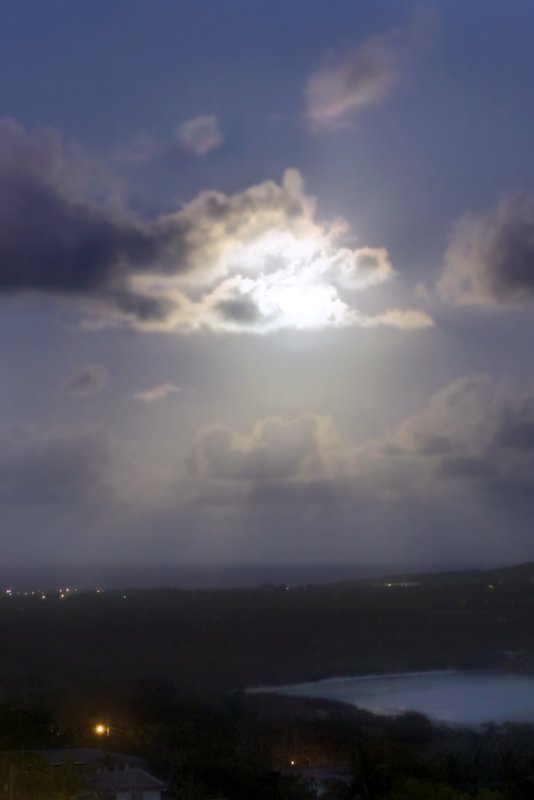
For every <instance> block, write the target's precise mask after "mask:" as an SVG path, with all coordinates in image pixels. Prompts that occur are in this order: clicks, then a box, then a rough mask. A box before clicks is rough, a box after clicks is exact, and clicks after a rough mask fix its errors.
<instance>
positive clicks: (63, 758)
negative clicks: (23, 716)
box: [31, 747, 145, 767]
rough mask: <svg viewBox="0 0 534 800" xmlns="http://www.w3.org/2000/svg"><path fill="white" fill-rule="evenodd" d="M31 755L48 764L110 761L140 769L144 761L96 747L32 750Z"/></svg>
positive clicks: (86, 763)
mask: <svg viewBox="0 0 534 800" xmlns="http://www.w3.org/2000/svg"><path fill="white" fill-rule="evenodd" d="M31 752H32V754H33V755H36V756H39V758H42V759H44V761H47V762H48V763H49V764H79V765H82V766H85V765H89V764H99V763H100V764H104V763H108V762H109V761H111V762H112V763H114V764H120V765H121V766H132V767H142V766H144V764H145V761H144V759H142V758H139V757H138V756H132V755H128V754H127V753H107V752H105V751H104V750H99V749H98V748H96V747H68V748H67V747H65V748H57V749H54V750H32V751H31Z"/></svg>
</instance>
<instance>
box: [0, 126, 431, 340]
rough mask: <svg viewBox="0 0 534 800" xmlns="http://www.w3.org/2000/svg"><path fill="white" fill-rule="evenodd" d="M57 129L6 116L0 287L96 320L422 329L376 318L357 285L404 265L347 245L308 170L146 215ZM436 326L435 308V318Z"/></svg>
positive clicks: (178, 326) (172, 326) (399, 315)
mask: <svg viewBox="0 0 534 800" xmlns="http://www.w3.org/2000/svg"><path fill="white" fill-rule="evenodd" d="M69 165H70V159H69V156H68V153H67V151H66V149H65V147H64V146H63V145H62V143H61V139H60V138H59V137H58V136H57V134H52V133H48V134H47V135H46V136H44V135H43V134H41V133H37V134H35V135H33V136H29V135H27V134H26V133H25V132H24V131H23V130H22V129H21V128H20V127H19V126H17V125H16V124H15V123H13V122H10V121H4V122H3V123H2V122H0V189H1V190H2V191H3V192H5V193H6V195H7V196H9V197H10V203H9V204H4V205H3V206H2V207H1V208H0V295H3V296H4V298H8V297H12V296H16V295H17V296H32V295H37V294H41V295H42V294H47V295H51V296H53V297H56V298H58V299H61V300H62V301H63V302H65V301H69V302H70V303H71V304H73V305H74V306H75V307H76V308H78V309H79V310H80V313H81V314H82V317H83V324H84V325H85V326H86V327H95V328H98V327H103V326H106V325H130V326H133V327H136V328H138V329H140V330H159V331H167V332H174V333H191V332H193V331H197V330H211V331H214V332H218V331H229V332H243V331H244V332H249V333H267V332H270V331H276V330H281V329H286V328H296V329H301V330H305V329H318V328H326V327H342V326H350V325H354V326H363V327H366V326H367V327H369V326H377V325H382V324H385V325H395V326H397V327H399V328H406V327H414V328H420V327H424V325H423V324H422V322H423V317H422V315H421V312H417V311H411V310H408V311H405V312H402V311H399V310H396V309H391V310H387V309H386V311H385V312H382V313H378V314H377V315H375V316H369V315H366V314H363V313H362V312H360V311H359V310H358V308H357V306H356V299H357V294H358V292H360V291H363V290H366V289H370V288H373V287H376V286H379V285H380V284H382V283H384V282H385V281H388V280H391V279H392V278H393V277H394V276H395V274H396V273H395V271H394V269H393V267H392V265H391V263H390V260H389V256H388V253H387V251H386V250H385V249H384V248H370V247H361V248H353V247H349V246H347V245H346V244H345V242H344V238H345V236H346V233H347V230H348V226H347V224H346V222H345V221H344V220H337V221H335V222H333V223H322V222H319V221H317V220H316V219H315V216H316V203H315V200H314V198H312V197H310V196H308V195H306V194H305V192H304V187H303V181H302V178H301V176H300V174H299V173H298V172H297V171H296V170H291V169H290V170H287V171H286V173H285V174H284V178H283V181H282V183H280V184H278V183H276V182H274V181H264V182H263V183H260V184H258V185H255V186H251V187H249V188H247V189H244V190H243V191H241V192H237V193H235V194H233V195H225V194H223V193H221V192H217V191H206V192H202V193H201V194H199V195H198V196H197V197H196V198H194V199H193V200H191V201H190V202H189V203H187V204H186V205H184V206H183V207H182V208H180V209H179V210H178V211H176V212H174V213H168V214H164V215H161V216H160V217H158V218H156V219H153V220H150V221H143V220H140V219H138V218H137V217H136V216H135V215H133V214H132V213H128V212H127V211H125V210H124V209H123V208H120V207H114V206H111V205H109V204H106V205H102V204H101V203H100V204H99V203H97V202H95V199H94V192H91V193H90V192H89V191H88V190H87V182H85V183H83V185H81V184H80V182H79V181H78V182H77V183H76V182H73V181H72V180H70V179H69V180H67V179H66V178H65V175H68V174H69V171H70V166H69ZM424 323H425V325H426V324H429V322H428V318H425V320H424Z"/></svg>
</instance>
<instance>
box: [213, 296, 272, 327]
mask: <svg viewBox="0 0 534 800" xmlns="http://www.w3.org/2000/svg"><path fill="white" fill-rule="evenodd" d="M214 310H215V312H216V313H218V314H221V316H222V317H223V318H224V319H225V320H230V321H233V322H238V323H242V324H247V323H248V324H252V323H254V322H257V321H258V320H260V319H261V311H260V309H259V308H258V306H257V305H256V303H255V302H254V301H253V300H251V299H250V298H249V297H230V298H229V299H228V300H220V301H219V302H218V303H216V304H215V306H214Z"/></svg>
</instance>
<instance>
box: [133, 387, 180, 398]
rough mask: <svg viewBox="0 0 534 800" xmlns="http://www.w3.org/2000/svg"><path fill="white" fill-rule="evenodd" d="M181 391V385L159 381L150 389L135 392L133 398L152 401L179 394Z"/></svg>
mask: <svg viewBox="0 0 534 800" xmlns="http://www.w3.org/2000/svg"><path fill="white" fill-rule="evenodd" d="M181 392H183V388H182V387H181V386H176V384H174V383H160V384H159V385H158V386H154V387H153V388H152V389H146V390H145V391H143V392H135V394H134V398H135V400H140V401H141V402H142V403H153V402H154V400H165V398H166V397H170V395H172V394H180V393H181Z"/></svg>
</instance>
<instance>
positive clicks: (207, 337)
mask: <svg viewBox="0 0 534 800" xmlns="http://www.w3.org/2000/svg"><path fill="white" fill-rule="evenodd" d="M533 30H534V3H532V0H507V2H503V0H470V2H468V3H467V2H465V0H442V2H439V1H436V2H433V3H427V2H420V3H414V2H412V1H410V2H407V1H406V2H405V0H361V1H359V0H358V2H357V1H356V0H144V1H143V2H141V1H140V0H109V2H94V1H91V2H90V1H89V0H75V1H74V0H47V2H43V1H42V0H6V1H5V2H3V3H2V4H1V5H0V117H1V119H0V333H1V335H0V366H1V376H2V377H1V383H0V415H1V416H0V501H1V505H0V530H1V542H2V548H1V561H2V563H10V564H26V565H39V564H53V563H64V564H68V563H80V562H82V563H89V562H91V563H96V562H101V563H106V562H107V563H131V564H133V563H147V564H150V563H194V562H200V563H208V562H210V563H231V562H238V563H251V562H256V563H260V564H261V563H287V562H292V563H295V562H313V563H317V562H357V563H392V562H403V563H413V564H416V565H425V564H439V563H443V564H449V563H453V562H454V563H458V564H462V563H465V564H468V563H469V564H473V563H480V564H482V563H513V562H517V561H521V560H526V559H534V532H533V530H532V524H533V523H532V520H533V518H534V381H533V378H534V374H533V358H534V357H533V353H532V350H533V341H534V339H533V334H534V135H533V134H534V122H533V120H534V47H533V45H532V31H533Z"/></svg>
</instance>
